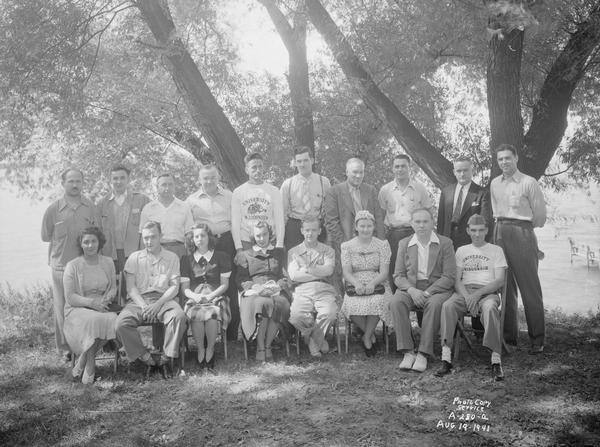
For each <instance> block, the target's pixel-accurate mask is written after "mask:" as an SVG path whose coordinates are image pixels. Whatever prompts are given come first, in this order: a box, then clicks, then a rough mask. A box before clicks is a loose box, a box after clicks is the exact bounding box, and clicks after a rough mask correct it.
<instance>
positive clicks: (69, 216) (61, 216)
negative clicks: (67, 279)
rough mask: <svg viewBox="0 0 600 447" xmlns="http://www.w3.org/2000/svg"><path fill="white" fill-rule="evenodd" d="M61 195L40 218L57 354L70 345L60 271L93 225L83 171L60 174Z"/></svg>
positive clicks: (62, 271)
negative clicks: (86, 230)
mask: <svg viewBox="0 0 600 447" xmlns="http://www.w3.org/2000/svg"><path fill="white" fill-rule="evenodd" d="M61 185H62V187H63V190H64V195H63V197H61V198H60V199H59V200H57V201H56V202H54V203H52V204H51V205H50V206H49V207H48V209H47V210H46V212H45V213H44V218H43V220H42V241H44V242H49V243H50V245H49V247H48V264H49V265H50V268H51V269H52V297H53V308H54V336H55V338H56V349H57V350H58V353H59V354H63V353H65V352H66V353H67V360H70V358H71V354H70V352H69V350H70V349H69V345H68V344H67V342H66V340H65V336H64V333H63V326H64V322H65V317H64V308H65V292H64V286H63V274H64V270H65V266H66V265H67V262H69V261H70V260H72V259H75V258H76V257H77V256H79V247H78V245H77V237H78V236H79V234H80V233H81V232H82V231H83V230H84V229H85V228H87V227H89V226H93V225H96V208H95V207H94V204H93V203H92V202H91V201H90V200H88V199H87V198H86V197H84V196H83V195H82V194H81V192H82V189H83V172H81V171H80V170H79V169H75V168H69V169H67V170H66V171H64V172H63V173H62V174H61Z"/></svg>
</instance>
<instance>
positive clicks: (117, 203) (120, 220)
mask: <svg viewBox="0 0 600 447" xmlns="http://www.w3.org/2000/svg"><path fill="white" fill-rule="evenodd" d="M130 199H131V194H127V192H125V193H124V194H121V195H118V196H117V195H115V193H114V192H113V193H112V195H111V196H110V198H109V199H108V201H109V202H112V204H111V205H112V207H113V215H114V217H115V220H114V228H113V232H114V236H115V248H116V249H122V248H124V247H125V237H126V233H127V220H128V218H129V213H130V211H131V200H130Z"/></svg>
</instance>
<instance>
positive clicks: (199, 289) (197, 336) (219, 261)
mask: <svg viewBox="0 0 600 447" xmlns="http://www.w3.org/2000/svg"><path fill="white" fill-rule="evenodd" d="M187 246H188V247H191V250H190V251H191V253H190V254H187V255H185V256H182V257H181V263H180V265H181V267H180V268H181V278H182V284H183V286H182V288H183V293H184V295H185V297H186V298H187V299H188V300H187V301H186V303H185V306H184V310H185V313H186V315H187V316H188V318H189V320H190V326H191V327H192V335H193V336H194V340H196V345H197V346H198V363H199V364H200V366H201V367H204V366H208V367H209V368H210V369H213V368H214V366H215V355H214V352H215V342H216V340H217V335H218V332H219V321H221V324H222V325H223V329H226V328H227V324H228V323H229V320H230V319H231V312H230V310H229V298H228V297H227V296H226V295H225V292H226V291H227V287H228V285H229V276H230V275H231V261H230V259H229V256H227V254H226V253H223V252H221V251H215V249H214V247H215V240H214V237H213V235H212V232H211V231H210V228H209V227H208V225H206V224H203V223H200V224H196V225H194V226H193V227H192V231H191V233H189V234H188V244H187ZM183 278H186V280H184V279H183ZM187 278H189V282H188V281H187ZM205 338H206V348H205V346H204V340H205Z"/></svg>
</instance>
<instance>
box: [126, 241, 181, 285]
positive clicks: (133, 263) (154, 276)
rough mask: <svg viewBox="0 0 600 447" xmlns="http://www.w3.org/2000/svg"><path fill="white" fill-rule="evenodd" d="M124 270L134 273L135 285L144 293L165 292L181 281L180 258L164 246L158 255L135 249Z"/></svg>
mask: <svg viewBox="0 0 600 447" xmlns="http://www.w3.org/2000/svg"><path fill="white" fill-rule="evenodd" d="M123 270H124V271H125V273H128V274H130V275H134V277H135V287H136V288H137V289H138V291H139V292H140V294H142V295H143V294H145V293H149V292H158V293H160V294H162V293H165V291H166V290H167V289H168V288H169V287H171V286H172V285H177V283H178V281H179V259H178V258H177V255H176V254H175V253H173V252H171V251H169V250H165V249H164V248H161V250H160V252H159V253H158V254H157V255H154V254H152V253H149V252H148V250H139V251H134V252H133V253H131V255H130V256H129V258H127V261H126V262H125V267H124V268H123Z"/></svg>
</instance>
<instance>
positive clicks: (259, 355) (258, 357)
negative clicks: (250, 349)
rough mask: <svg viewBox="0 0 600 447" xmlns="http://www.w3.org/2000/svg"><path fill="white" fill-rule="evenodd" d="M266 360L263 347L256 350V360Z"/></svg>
mask: <svg viewBox="0 0 600 447" xmlns="http://www.w3.org/2000/svg"><path fill="white" fill-rule="evenodd" d="M266 360H267V356H266V355H265V350H264V349H257V350H256V361H257V362H265V361H266Z"/></svg>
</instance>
